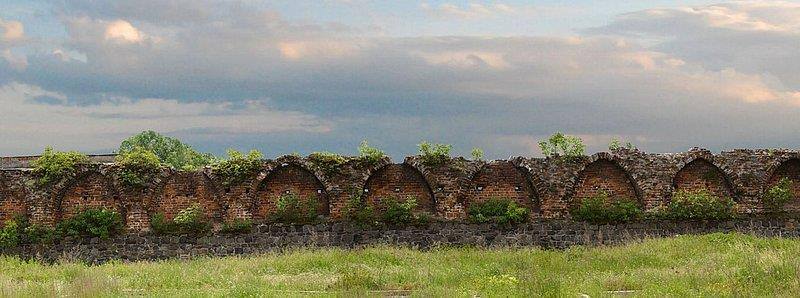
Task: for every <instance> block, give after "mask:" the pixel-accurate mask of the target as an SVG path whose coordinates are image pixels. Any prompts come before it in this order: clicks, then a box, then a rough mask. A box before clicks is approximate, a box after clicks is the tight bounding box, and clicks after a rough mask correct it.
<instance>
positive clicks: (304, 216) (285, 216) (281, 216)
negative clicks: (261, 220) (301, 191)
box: [275, 193, 317, 224]
mask: <svg viewBox="0 0 800 298" xmlns="http://www.w3.org/2000/svg"><path fill="white" fill-rule="evenodd" d="M276 207H277V211H276V212H275V220H276V221H279V222H283V223H298V224H303V223H311V222H314V221H315V220H316V219H317V202H316V201H315V200H305V201H303V199H302V198H300V196H298V195H296V194H292V193H288V194H283V195H281V196H280V197H279V198H278V202H277V204H276Z"/></svg>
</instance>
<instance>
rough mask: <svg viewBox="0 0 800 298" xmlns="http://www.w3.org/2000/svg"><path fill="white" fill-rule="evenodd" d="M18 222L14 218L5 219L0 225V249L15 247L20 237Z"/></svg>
mask: <svg viewBox="0 0 800 298" xmlns="http://www.w3.org/2000/svg"><path fill="white" fill-rule="evenodd" d="M21 232H22V231H21V229H20V227H19V223H17V221H15V220H7V221H5V222H4V223H3V226H2V227H0V249H2V248H10V247H16V246H17V245H19V242H20V238H22V233H21Z"/></svg>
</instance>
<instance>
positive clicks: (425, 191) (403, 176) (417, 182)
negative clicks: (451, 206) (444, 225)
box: [364, 164, 436, 213]
mask: <svg viewBox="0 0 800 298" xmlns="http://www.w3.org/2000/svg"><path fill="white" fill-rule="evenodd" d="M364 191H365V193H364V197H365V200H366V202H367V203H368V204H369V205H371V206H374V207H375V208H376V209H377V210H381V209H382V208H383V207H384V206H383V205H384V204H383V203H382V202H383V201H384V200H387V199H394V200H400V201H404V200H407V199H408V198H414V199H416V200H417V210H418V211H425V212H431V213H433V212H434V211H435V206H436V205H435V203H434V199H433V194H432V193H431V189H430V186H429V185H428V182H426V181H425V178H424V177H423V176H422V174H421V173H420V172H419V171H417V169H415V168H413V167H412V166H410V165H407V164H391V165H387V166H385V167H383V168H382V169H380V170H378V171H377V172H375V174H373V175H372V177H370V178H369V179H368V180H367V183H366V185H365V186H364Z"/></svg>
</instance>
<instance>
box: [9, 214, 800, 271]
mask: <svg viewBox="0 0 800 298" xmlns="http://www.w3.org/2000/svg"><path fill="white" fill-rule="evenodd" d="M797 225H798V222H797V221H796V220H794V219H739V220H731V221H721V222H671V221H652V222H647V221H645V222H640V223H630V224H620V225H589V224H585V223H578V222H573V221H568V220H541V221H533V222H530V223H527V224H523V225H519V226H517V227H514V228H511V229H501V228H499V227H497V226H494V225H490V224H465V223H459V222H444V223H432V224H430V225H427V226H424V227H407V228H402V229H374V230H363V229H359V228H357V227H354V226H352V225H350V224H347V223H327V224H319V225H304V226H293V225H280V224H273V225H260V226H258V227H256V229H255V230H254V231H253V232H251V233H249V234H243V235H225V234H221V235H220V234H217V235H208V236H202V237H197V236H188V235H184V236H156V235H150V234H126V235H121V236H117V237H114V238H112V239H107V240H102V239H97V238H94V239H64V240H61V241H60V242H57V243H55V244H48V245H27V246H21V247H17V248H14V249H10V250H6V251H0V253H3V254H8V255H16V256H20V257H22V258H26V259H27V258H31V259H37V260H43V261H54V260H71V261H76V260H79V261H84V262H89V263H101V262H105V261H108V260H111V259H120V260H125V261H136V260H158V259H170V258H192V257H198V256H230V255H246V254H258V253H264V252H270V251H279V250H282V249H287V248H294V247H340V248H353V247H360V246H371V245H401V246H410V247H416V248H430V247H437V246H481V247H484V246H506V247H507V246H537V247H543V248H565V247H569V246H573V245H612V244H620V243H626V242H631V241H636V240H641V239H647V238H655V237H673V236H677V235H689V234H705V233H714V232H738V233H745V234H750V235H757V236H767V237H790V238H796V237H798V236H800V230H798V228H797Z"/></svg>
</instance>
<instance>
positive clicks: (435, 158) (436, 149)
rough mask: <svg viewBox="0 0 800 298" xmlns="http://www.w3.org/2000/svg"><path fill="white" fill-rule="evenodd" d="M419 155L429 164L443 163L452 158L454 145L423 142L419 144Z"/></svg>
mask: <svg viewBox="0 0 800 298" xmlns="http://www.w3.org/2000/svg"><path fill="white" fill-rule="evenodd" d="M418 146H419V157H420V158H421V159H422V163H424V164H425V165H428V166H436V165H441V164H443V163H445V162H447V161H449V160H450V150H452V149H453V145H448V144H435V143H428V142H422V143H420V144H419V145H418Z"/></svg>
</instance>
